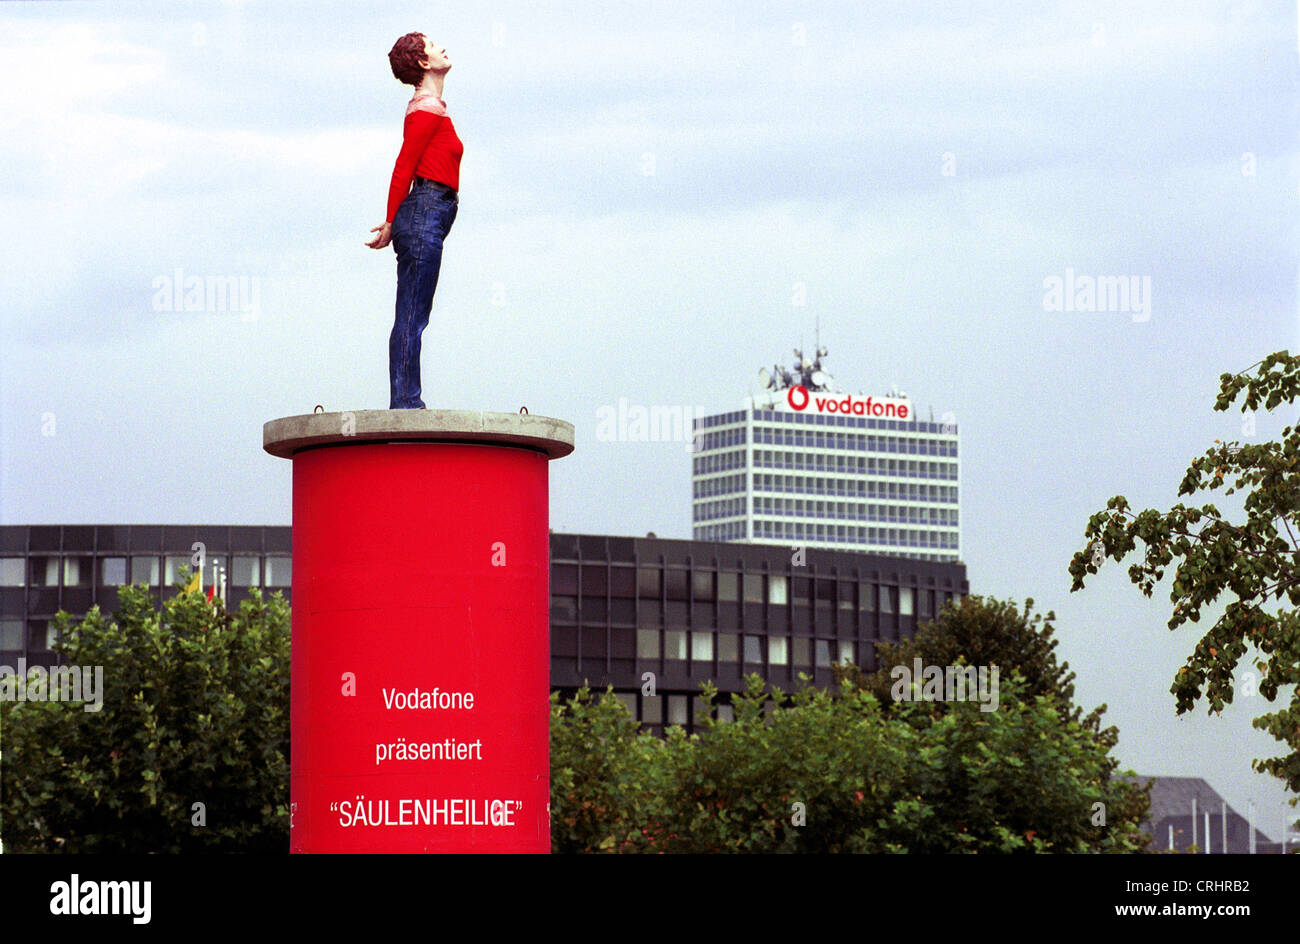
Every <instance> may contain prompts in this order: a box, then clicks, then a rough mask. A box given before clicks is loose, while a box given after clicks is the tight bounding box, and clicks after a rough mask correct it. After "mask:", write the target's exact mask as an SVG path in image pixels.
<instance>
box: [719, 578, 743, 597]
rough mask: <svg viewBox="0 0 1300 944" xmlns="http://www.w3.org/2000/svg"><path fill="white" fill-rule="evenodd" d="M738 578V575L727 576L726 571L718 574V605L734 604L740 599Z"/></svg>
mask: <svg viewBox="0 0 1300 944" xmlns="http://www.w3.org/2000/svg"><path fill="white" fill-rule="evenodd" d="M739 577H740V575H739V574H729V573H727V572H726V571H721V572H719V573H718V601H719V602H720V603H735V602H736V601H737V600H739V599H740V586H739V584H740V580H739Z"/></svg>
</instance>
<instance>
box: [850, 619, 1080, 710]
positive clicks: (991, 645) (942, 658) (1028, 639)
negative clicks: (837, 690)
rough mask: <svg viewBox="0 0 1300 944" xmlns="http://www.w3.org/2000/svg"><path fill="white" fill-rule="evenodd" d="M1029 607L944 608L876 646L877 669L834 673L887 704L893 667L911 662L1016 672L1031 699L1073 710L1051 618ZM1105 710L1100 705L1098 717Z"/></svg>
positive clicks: (1071, 680) (1070, 675) (1071, 685)
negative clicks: (1046, 698)
mask: <svg viewBox="0 0 1300 944" xmlns="http://www.w3.org/2000/svg"><path fill="white" fill-rule="evenodd" d="M1033 609H1034V601H1033V600H1032V599H1031V600H1026V601H1025V608H1024V612H1023V613H1022V612H1021V611H1020V609H1019V608H1018V607H1017V606H1016V604H1015V603H1013V602H1011V601H1010V600H1006V601H1003V600H995V599H992V598H985V597H982V596H980V595H978V594H973V595H971V596H967V597H964V598H963V599H962V600H961V601H960V602H959V603H956V604H949V605H948V606H946V607H944V608H943V610H942V611H941V612H940V613H939V615H938V616H937V617H935V619H934V620H933V622H930V623H926V624H923V625H922V626H921V627H920V628H918V629H917V631H916V634H915V635H914V636H912V637H911V638H910V639H902V640H899V641H898V642H888V641H884V642H880V643H878V644H877V646H876V664H877V665H878V666H880V668H879V669H878V670H877V671H876V672H874V673H871V674H866V673H863V672H862V670H861V669H859V668H858V667H857V666H856V665H843V664H841V665H838V666H836V667H835V671H836V672H837V673H838V674H839V675H841V676H847V677H849V678H853V679H854V681H855V682H856V683H857V684H858V685H859V686H860V687H863V688H866V689H867V690H868V691H870V692H872V693H873V694H874V695H875V696H876V697H877V698H879V699H880V700H881V701H889V700H890V691H891V690H892V688H893V687H894V680H893V678H892V677H891V675H890V672H891V670H892V668H893V667H894V666H907V667H909V668H910V667H911V666H912V664H913V660H914V659H920V660H921V663H922V664H923V665H943V666H947V665H956V664H957V660H958V659H964V660H965V662H966V664H967V665H974V666H980V665H984V666H994V665H996V666H998V667H999V671H1000V673H1001V674H1004V675H1005V674H1009V673H1010V672H1011V671H1012V670H1017V671H1019V672H1020V674H1021V675H1022V676H1024V678H1025V681H1026V683H1027V684H1028V689H1027V691H1028V693H1029V694H1030V695H1051V696H1053V697H1055V698H1057V699H1058V700H1059V702H1060V704H1061V705H1062V706H1065V707H1067V708H1069V709H1071V710H1074V711H1075V712H1076V714H1075V717H1076V718H1077V711H1078V710H1077V709H1075V707H1074V677H1075V676H1074V673H1073V672H1071V671H1070V664H1069V663H1068V662H1061V663H1058V662H1057V660H1056V646H1057V640H1056V639H1054V638H1053V635H1054V634H1055V632H1056V630H1055V627H1054V626H1053V625H1052V621H1053V620H1055V619H1056V614H1055V613H1052V612H1050V611H1049V612H1048V613H1047V614H1046V616H1044V615H1043V614H1041V613H1034V612H1033ZM1104 710H1105V705H1103V706H1101V708H1100V709H1099V711H1098V716H1100V712H1101V711H1104Z"/></svg>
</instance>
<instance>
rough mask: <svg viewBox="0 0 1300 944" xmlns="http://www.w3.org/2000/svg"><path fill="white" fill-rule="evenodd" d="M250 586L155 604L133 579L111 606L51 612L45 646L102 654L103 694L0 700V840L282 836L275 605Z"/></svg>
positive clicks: (283, 756) (274, 844) (220, 842)
mask: <svg viewBox="0 0 1300 944" xmlns="http://www.w3.org/2000/svg"><path fill="white" fill-rule="evenodd" d="M183 583H184V575H182V580H181V584H182V585H183ZM252 593H253V597H252V599H249V600H245V601H244V602H243V603H242V604H241V605H240V608H239V611H238V612H237V613H234V614H229V613H226V612H225V611H224V608H223V607H221V606H217V607H213V606H212V605H211V604H209V603H208V601H207V599H206V597H204V596H203V595H202V594H200V593H182V594H180V595H178V596H175V597H173V598H171V599H169V600H167V601H165V602H164V604H163V610H162V612H161V613H160V612H157V611H155V610H154V608H153V605H152V604H151V602H150V600H149V594H148V591H147V589H146V588H144V587H142V586H131V587H122V588H120V589H119V591H118V596H119V609H118V612H117V614H116V618H115V619H113V620H108V619H106V618H105V617H104V616H103V615H102V614H101V613H100V611H99V608H98V607H95V608H94V609H92V610H91V611H90V612H89V613H88V614H87V615H86V616H85V617H84V619H82V620H81V621H80V623H79V624H77V625H75V626H72V625H71V620H70V617H69V616H68V614H67V613H60V614H59V616H58V620H57V625H58V627H59V629H60V631H61V636H62V642H60V643H59V644H58V646H57V650H58V651H59V652H61V653H62V655H63V661H64V663H65V664H71V665H76V666H84V667H93V666H102V667H103V685H104V692H103V707H102V708H101V710H99V711H97V712H87V711H84V710H83V708H82V706H81V705H77V704H67V703H61V702H5V703H0V712H2V717H3V731H4V764H3V770H2V771H0V776H2V777H3V782H2V784H0V786H2V787H3V790H2V792H0V801H2V803H3V805H2V806H0V816H2V817H3V819H2V820H0V823H2V825H3V839H4V844H5V851H6V852H71V853H98V852H130V853H135V852H169V853H174V852H267V853H282V852H284V851H285V850H286V849H287V847H288V828H289V817H288V785H289V768H288V763H289V609H288V605H287V604H286V603H285V601H284V596H283V594H281V593H276V594H275V595H274V596H272V597H271V599H270V600H269V601H264V600H263V599H262V595H261V592H260V591H258V590H256V589H254V590H253V591H252ZM195 803H202V804H204V806H205V808H206V810H205V812H206V821H207V824H206V825H205V826H196V825H192V820H193V817H194V809H193V804H195Z"/></svg>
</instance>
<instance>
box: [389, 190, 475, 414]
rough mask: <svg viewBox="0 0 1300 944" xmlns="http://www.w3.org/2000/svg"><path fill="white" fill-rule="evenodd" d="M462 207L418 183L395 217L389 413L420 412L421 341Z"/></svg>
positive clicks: (451, 197)
mask: <svg viewBox="0 0 1300 944" xmlns="http://www.w3.org/2000/svg"><path fill="white" fill-rule="evenodd" d="M459 208H460V203H459V201H458V199H457V197H456V195H455V194H453V193H450V192H449V191H446V190H441V189H439V188H438V187H435V186H431V185H429V184H426V183H421V182H420V181H418V180H417V181H416V183H415V186H414V187H412V188H411V192H410V193H409V194H407V195H406V199H405V200H403V201H402V205H401V206H400V207H398V208H397V215H396V216H394V217H393V228H392V237H393V251H394V252H396V253H397V316H396V318H395V319H394V321H393V331H392V333H391V334H390V335H389V336H388V386H389V400H388V408H389V409H390V410H418V409H420V408H422V407H423V406H424V401H423V400H421V399H420V335H421V334H422V333H423V332H424V329H425V326H426V325H428V323H429V313H430V312H431V311H432V310H433V292H434V290H435V289H436V288H437V287H438V270H439V269H441V268H442V241H443V240H444V239H445V238H446V237H447V234H448V233H450V232H451V224H452V223H454V222H455V221H456V211H457V210H458V209H459Z"/></svg>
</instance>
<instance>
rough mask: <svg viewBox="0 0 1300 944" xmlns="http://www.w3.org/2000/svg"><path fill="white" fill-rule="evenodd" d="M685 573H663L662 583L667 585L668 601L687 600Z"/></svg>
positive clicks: (674, 571) (677, 571)
mask: <svg viewBox="0 0 1300 944" xmlns="http://www.w3.org/2000/svg"><path fill="white" fill-rule="evenodd" d="M687 577H688V575H687V573H686V571H684V570H667V571H664V581H665V583H667V585H668V599H670V600H687V599H690V598H689V597H688V596H687V586H686V581H687Z"/></svg>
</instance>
